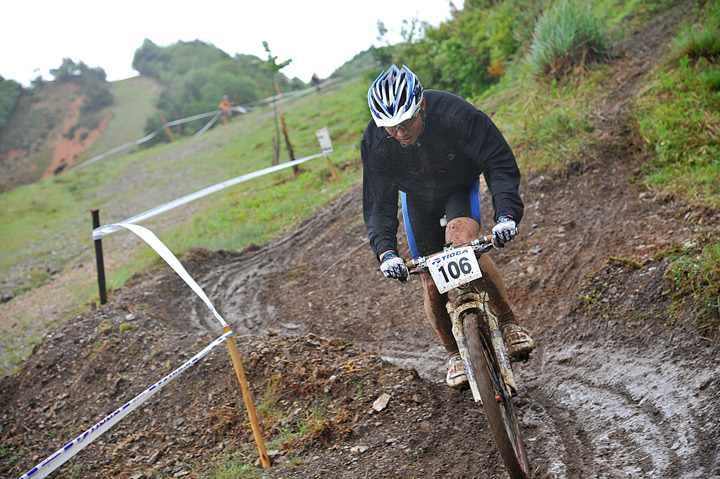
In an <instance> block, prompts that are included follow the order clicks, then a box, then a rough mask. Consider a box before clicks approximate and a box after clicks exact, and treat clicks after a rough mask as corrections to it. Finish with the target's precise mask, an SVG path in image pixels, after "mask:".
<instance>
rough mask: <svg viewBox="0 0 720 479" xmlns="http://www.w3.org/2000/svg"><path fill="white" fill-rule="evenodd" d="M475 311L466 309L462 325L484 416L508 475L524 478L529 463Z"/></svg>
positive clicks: (511, 407)
mask: <svg viewBox="0 0 720 479" xmlns="http://www.w3.org/2000/svg"><path fill="white" fill-rule="evenodd" d="M478 319H479V318H478V317H477V314H476V313H472V312H467V313H466V314H465V315H464V317H463V329H464V330H465V338H466V340H467V347H468V352H469V356H470V364H472V368H473V372H474V373H475V381H476V382H477V386H478V390H479V391H480V397H481V399H482V403H483V409H484V411H485V416H486V417H487V419H488V422H489V423H490V430H491V431H492V434H493V437H494V438H495V444H496V445H497V447H498V449H499V450H500V456H502V459H503V462H504V463H505V467H506V468H507V470H508V473H509V474H510V478H511V479H527V478H528V477H529V475H528V469H529V467H530V465H529V463H528V459H527V453H526V452H525V446H524V444H523V440H522V436H521V435H520V427H519V424H518V420H517V416H516V414H515V409H514V408H513V405H512V400H511V398H510V395H509V394H508V392H507V389H506V387H505V381H503V379H502V376H501V374H500V370H499V369H498V366H497V364H496V362H495V361H494V359H493V358H494V354H493V352H492V350H491V349H490V347H489V344H488V341H487V340H486V339H485V338H487V336H486V335H484V334H483V333H482V331H481V330H480V327H481V326H480V324H479V320H478Z"/></svg>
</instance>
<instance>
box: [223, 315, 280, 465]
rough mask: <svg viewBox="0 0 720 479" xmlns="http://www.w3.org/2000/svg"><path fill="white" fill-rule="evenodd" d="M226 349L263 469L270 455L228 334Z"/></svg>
mask: <svg viewBox="0 0 720 479" xmlns="http://www.w3.org/2000/svg"><path fill="white" fill-rule="evenodd" d="M231 330H232V329H231V328H230V326H225V327H223V332H224V333H227V332H228V331H231ZM227 343H228V349H229V350H230V358H231V359H232V362H233V366H234V367H235V375H236V376H237V378H238V381H239V382H240V390H241V391H242V395H243V400H244V401H245V408H246V409H247V412H248V417H249V418H250V426H251V427H252V431H253V435H254V436H255V443H256V444H257V448H258V452H259V453H260V462H261V463H262V466H263V468H264V469H267V468H268V467H270V457H268V454H267V450H266V449H265V441H264V440H263V437H262V431H260V422H259V421H258V417H257V413H256V412H255V404H254V403H253V399H252V395H251V394H250V386H249V385H248V382H247V378H246V377H245V370H244V369H243V366H242V362H241V361H240V353H239V352H238V350H237V345H236V344H235V338H233V337H232V336H228V338H227Z"/></svg>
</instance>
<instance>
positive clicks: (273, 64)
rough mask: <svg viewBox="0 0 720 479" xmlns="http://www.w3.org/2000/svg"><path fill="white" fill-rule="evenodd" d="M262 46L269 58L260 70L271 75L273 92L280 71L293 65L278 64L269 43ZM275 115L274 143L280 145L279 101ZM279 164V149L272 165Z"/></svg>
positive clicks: (274, 105)
mask: <svg viewBox="0 0 720 479" xmlns="http://www.w3.org/2000/svg"><path fill="white" fill-rule="evenodd" d="M262 44H263V47H264V48H265V51H266V52H267V54H268V57H267V60H266V61H265V62H263V63H262V64H261V65H260V68H262V69H263V70H265V71H266V72H268V73H269V75H270V91H272V89H273V88H274V87H275V84H276V83H275V77H276V76H277V74H278V73H279V72H280V70H282V69H283V68H285V67H286V66H288V65H290V63H292V59H288V60H285V61H284V62H281V63H277V61H276V60H277V57H276V56H273V54H272V53H271V52H270V47H269V46H268V42H266V41H263V42H262ZM273 115H274V116H275V138H276V140H274V141H273V143H275V141H277V142H278V144H279V141H280V127H279V126H278V119H277V101H274V102H273ZM277 163H278V158H277V149H276V150H275V151H273V160H272V164H273V165H276V164H277Z"/></svg>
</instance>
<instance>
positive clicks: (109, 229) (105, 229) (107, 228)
mask: <svg viewBox="0 0 720 479" xmlns="http://www.w3.org/2000/svg"><path fill="white" fill-rule="evenodd" d="M322 156H324V154H323V153H316V154H314V155H310V156H306V157H305V158H300V159H297V160H294V161H288V162H286V163H280V164H279V165H275V166H270V167H268V168H264V169H262V170H258V171H254V172H252V173H248V174H246V175H242V176H238V177H236V178H233V179H231V180H227V181H223V182H222V183H218V184H217V185H213V186H209V187H207V188H205V189H202V190H199V191H196V192H195V193H190V194H189V195H187V196H183V197H182V198H178V199H176V200H173V201H171V202H169V203H165V204H164V205H161V206H156V207H155V208H152V209H149V210H147V211H145V212H144V213H140V214H139V215H135V216H133V217H132V218H128V219H126V220H123V221H122V222H120V223H117V224H111V225H104V226H100V227H99V228H95V229H94V230H93V239H94V240H98V239H100V238H102V237H103V236H105V235H106V234H109V233H113V232H115V231H118V230H119V229H120V228H121V227H122V226H125V225H126V224H133V223H140V222H141V221H143V220H146V219H148V218H152V217H153V216H156V215H159V214H160V213H165V212H166V211H169V210H171V209H173V208H177V207H178V206H180V205H184V204H185V203H190V202H191V201H194V200H197V199H199V198H202V197H204V196H207V195H209V194H211V193H215V192H216V191H220V190H222V189H225V188H228V187H230V186H233V185H236V184H238V183H242V182H243V181H247V180H251V179H253V178H257V177H259V176H263V175H267V174H269V173H274V172H276V171H280V170H283V169H285V168H289V167H291V166H295V165H299V164H300V163H305V162H306V161H309V160H314V159H315V158H320V157H322Z"/></svg>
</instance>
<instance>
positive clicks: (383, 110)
mask: <svg viewBox="0 0 720 479" xmlns="http://www.w3.org/2000/svg"><path fill="white" fill-rule="evenodd" d="M422 99H423V87H422V84H421V83H420V80H418V77H417V75H415V74H414V73H413V72H412V71H410V69H409V68H408V67H406V66H405V65H403V67H402V70H399V69H398V67H396V66H395V65H393V66H391V67H390V68H388V70H387V71H383V72H382V73H380V75H379V76H378V77H377V78H376V79H375V81H374V82H373V84H372V85H371V86H370V89H369V90H368V106H369V107H370V113H371V114H372V117H373V120H375V124H376V125H377V126H379V127H380V126H395V125H398V124H400V123H402V122H403V121H405V120H408V119H410V118H412V117H413V116H414V115H415V113H416V112H417V110H418V109H419V108H420V103H421V102H422Z"/></svg>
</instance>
